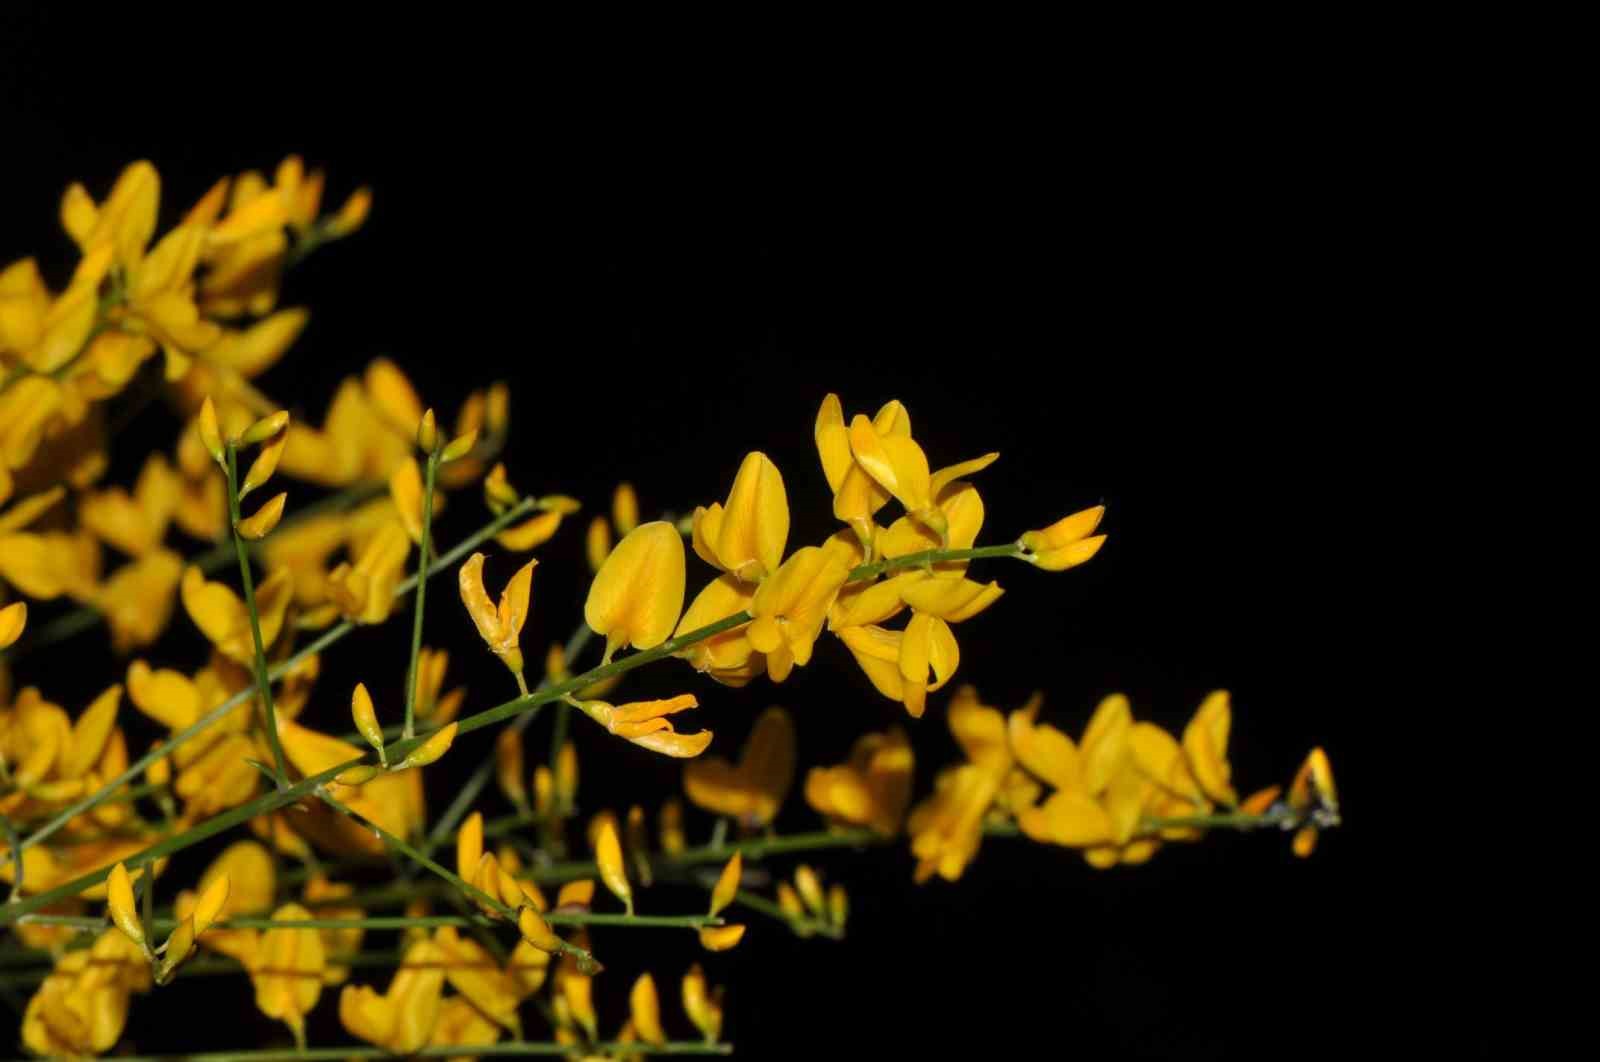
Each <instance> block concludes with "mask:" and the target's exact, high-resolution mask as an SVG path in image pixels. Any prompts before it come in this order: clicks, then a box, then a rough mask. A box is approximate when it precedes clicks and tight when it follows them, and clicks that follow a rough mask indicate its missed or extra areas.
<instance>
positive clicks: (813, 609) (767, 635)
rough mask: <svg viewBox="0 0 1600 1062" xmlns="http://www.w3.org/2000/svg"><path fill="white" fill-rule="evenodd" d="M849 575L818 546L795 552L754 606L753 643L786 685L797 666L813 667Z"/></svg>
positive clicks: (776, 678)
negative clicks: (814, 649)
mask: <svg viewBox="0 0 1600 1062" xmlns="http://www.w3.org/2000/svg"><path fill="white" fill-rule="evenodd" d="M849 577H850V569H848V568H846V567H845V565H844V562H843V561H841V560H840V559H839V558H838V557H837V556H836V555H834V554H833V553H830V552H828V551H826V550H823V549H820V548H818V547H816V546H806V547H805V548H803V549H800V550H797V551H795V553H793V554H792V555H791V556H790V557H789V559H788V560H786V561H784V562H783V564H782V566H781V567H779V569H778V570H777V571H776V572H775V573H773V575H772V576H771V577H770V578H768V579H767V580H766V581H765V582H763V583H762V584H761V588H760V589H758V590H757V591H756V593H755V597H754V598H752V599H751V602H750V614H751V616H752V617H754V618H753V620H752V622H751V624H750V627H749V639H750V644H751V646H752V647H754V648H755V649H756V651H757V652H761V653H764V654H766V658H767V672H768V674H770V675H771V676H772V680H773V681H774V682H782V681H783V680H784V679H786V678H788V677H789V672H790V671H791V670H792V669H793V668H794V667H795V666H796V665H798V666H800V667H804V666H805V665H806V664H807V663H809V662H810V661H811V650H812V647H813V646H814V645H815V644H816V640H817V635H819V634H821V633H822V625H823V623H824V622H826V620H827V618H828V610H829V609H830V608H832V607H833V602H834V598H835V597H836V596H837V595H838V593H839V589H840V588H841V587H842V586H844V582H845V580H846V579H848V578H849Z"/></svg>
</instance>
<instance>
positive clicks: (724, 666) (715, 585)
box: [673, 575, 767, 688]
mask: <svg viewBox="0 0 1600 1062" xmlns="http://www.w3.org/2000/svg"><path fill="white" fill-rule="evenodd" d="M755 594H756V588H755V586H753V585H752V584H750V583H745V582H740V581H739V580H738V579H735V578H734V577H733V576H731V575H723V576H719V577H718V578H716V579H713V580H712V581H711V582H710V583H707V584H706V588H705V589H704V590H702V591H700V593H699V594H697V595H695V599H694V601H693V602H692V603H691V604H690V605H689V610H688V611H687V612H685V613H684V614H683V619H681V620H679V621H678V629H677V630H676V631H675V632H674V633H673V636H674V637H677V636H678V635H682V634H687V633H688V632H689V631H695V630H699V629H700V628H701V627H708V626H710V625H711V624H713V623H717V622H719V621H721V620H724V619H727V618H728V617H729V616H732V615H734V614H735V613H739V612H748V611H749V610H750V605H751V602H752V601H754V600H755ZM676 655H678V656H680V657H682V658H683V659H685V660H687V661H689V663H690V665H691V666H693V667H694V669H695V670H696V671H699V672H701V673H703V674H706V675H709V676H710V677H711V678H713V679H715V680H716V681H718V682H720V683H722V684H723V685H724V686H732V687H735V688H738V687H741V686H745V685H747V684H748V683H749V682H750V680H751V679H753V678H756V677H757V676H758V675H760V674H762V673H763V672H764V671H766V669H767V658H766V656H765V655H764V654H762V653H758V652H756V651H755V647H754V646H752V645H751V644H750V636H749V626H748V625H745V626H741V627H735V628H734V629H733V630H730V631H723V632H722V633H721V634H717V635H714V636H712V637H710V638H704V639H702V640H700V641H698V642H695V643H694V644H693V645H690V646H688V647H686V648H684V649H682V650H681V651H679V652H678V653H677V654H676Z"/></svg>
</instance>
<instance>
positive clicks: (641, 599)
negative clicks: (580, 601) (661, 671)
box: [583, 520, 685, 662]
mask: <svg viewBox="0 0 1600 1062" xmlns="http://www.w3.org/2000/svg"><path fill="white" fill-rule="evenodd" d="M684 578H685V574H684V553H683V537H682V536H681V535H679V534H678V529H677V528H675V527H673V526H672V525H671V524H669V523H666V522H664V521H661V520H657V521H654V522H652V523H648V524H640V525H639V526H638V527H636V528H635V529H634V530H632V531H631V532H629V533H628V534H627V535H626V536H625V537H624V538H623V539H622V541H621V542H619V543H617V548H616V549H614V550H612V551H611V553H610V555H609V556H608V557H606V559H605V562H604V563H603V564H601V565H600V570H599V572H598V573H597V574H596V575H595V577H594V582H593V583H592V584H591V585H590V587H589V596H588V599H587V600H586V601H585V602H584V606H583V615H584V619H585V620H586V621H587V622H588V624H589V627H590V629H592V630H593V631H594V632H595V633H596V634H599V635H601V636H603V637H604V638H605V639H606V653H605V657H604V659H605V660H606V661H607V662H609V661H610V659H611V657H612V655H614V654H615V653H616V651H617V650H618V649H620V648H622V647H623V646H624V645H631V646H633V647H634V648H635V649H653V648H655V647H656V646H658V645H660V644H661V643H662V642H664V641H666V640H667V638H668V637H669V636H670V635H671V633H672V629H673V627H674V626H676V625H677V622H678V614H679V613H681V612H682V611H683V588H684Z"/></svg>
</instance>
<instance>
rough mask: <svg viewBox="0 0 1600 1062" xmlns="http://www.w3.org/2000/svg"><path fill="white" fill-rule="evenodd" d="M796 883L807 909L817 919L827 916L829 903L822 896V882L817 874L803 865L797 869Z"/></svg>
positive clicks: (795, 873) (795, 874)
mask: <svg viewBox="0 0 1600 1062" xmlns="http://www.w3.org/2000/svg"><path fill="white" fill-rule="evenodd" d="M794 883H795V885H796V887H798V888H799V890H800V898H801V899H803V900H805V902H806V907H807V909H809V910H810V911H811V913H812V915H814V916H815V917H817V918H822V917H824V916H825V915H826V914H827V901H826V900H825V899H824V898H823V895H822V882H821V881H820V880H819V879H818V878H817V872H816V871H815V870H812V869H811V868H810V867H809V866H807V865H806V864H804V863H801V864H800V865H799V866H798V867H796V868H795V872H794Z"/></svg>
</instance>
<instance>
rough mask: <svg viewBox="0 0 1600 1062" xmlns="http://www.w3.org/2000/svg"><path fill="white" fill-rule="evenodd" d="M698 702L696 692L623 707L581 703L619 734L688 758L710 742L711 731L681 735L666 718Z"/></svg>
mask: <svg viewBox="0 0 1600 1062" xmlns="http://www.w3.org/2000/svg"><path fill="white" fill-rule="evenodd" d="M699 705H700V702H699V701H698V700H696V699H695V696H694V694H692V693H684V694H680V695H679V696H677V697H672V698H669V699H667V700H663V701H635V702H633V703H631V704H624V705H622V706H621V707H620V708H619V707H613V706H612V705H610V704H607V703H606V702H605V701H583V702H581V703H580V705H579V706H580V707H581V708H582V709H583V711H584V714H585V715H587V716H588V717H589V718H590V719H593V720H594V721H595V722H597V723H599V724H600V725H601V726H603V727H605V728H606V729H607V730H608V731H610V732H611V733H613V734H615V735H617V736H618V737H621V738H626V739H627V740H629V741H631V742H633V743H634V744H635V745H640V746H643V747H644V748H647V749H649V750H650V751H652V752H659V753H661V754H662V755H664V756H674V757H677V758H679V759H689V758H691V757H694V756H698V755H700V754H701V753H702V752H704V751H705V750H706V746H707V745H709V744H711V731H709V730H701V731H698V732H696V733H693V734H680V733H678V732H676V731H675V730H674V729H673V727H672V723H671V721H670V720H668V719H666V718H665V717H666V716H668V715H673V714H675V713H677V712H681V711H684V710H685V709H687V708H697V707H699Z"/></svg>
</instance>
